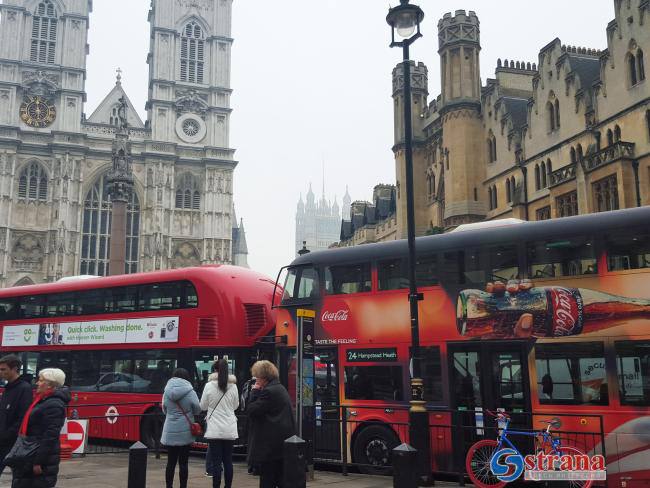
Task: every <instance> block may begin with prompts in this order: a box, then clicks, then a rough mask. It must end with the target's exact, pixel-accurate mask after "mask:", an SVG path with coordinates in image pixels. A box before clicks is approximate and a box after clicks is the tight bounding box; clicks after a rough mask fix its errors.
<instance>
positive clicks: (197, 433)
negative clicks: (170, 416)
mask: <svg viewBox="0 0 650 488" xmlns="http://www.w3.org/2000/svg"><path fill="white" fill-rule="evenodd" d="M176 405H178V408H179V410H180V411H181V412H183V415H184V416H185V418H186V419H187V423H188V424H190V433H191V434H192V436H193V437H201V436H202V435H203V427H201V424H199V423H198V422H192V421H191V420H190V417H189V416H188V415H187V413H185V410H183V407H181V404H180V403H178V402H176Z"/></svg>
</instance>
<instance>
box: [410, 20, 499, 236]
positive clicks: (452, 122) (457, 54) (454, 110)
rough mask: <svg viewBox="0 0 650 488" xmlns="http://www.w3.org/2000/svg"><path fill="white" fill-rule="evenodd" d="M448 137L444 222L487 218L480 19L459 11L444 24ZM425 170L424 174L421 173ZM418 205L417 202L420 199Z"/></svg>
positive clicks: (441, 40)
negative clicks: (483, 186) (484, 185)
mask: <svg viewBox="0 0 650 488" xmlns="http://www.w3.org/2000/svg"><path fill="white" fill-rule="evenodd" d="M438 42H439V49H438V53H439V54H440V76H441V87H442V100H441V106H440V116H441V118H442V133H443V138H444V145H445V147H444V149H443V154H444V161H443V169H444V188H445V195H444V201H445V207H444V216H443V219H444V222H443V223H444V226H445V227H455V226H457V225H460V224H464V223H468V222H476V221H480V220H483V219H484V218H485V215H486V213H487V209H486V206H485V203H484V202H482V201H480V200H479V195H482V194H483V191H481V185H482V182H483V180H484V179H485V161H483V158H484V157H485V156H484V151H482V150H481V148H482V147H483V141H484V138H483V130H482V123H481V76H480V72H479V53H480V51H481V44H480V30H479V20H478V17H477V16H476V14H475V13H474V12H472V11H470V12H469V13H466V12H465V11H464V10H457V11H456V13H455V14H454V15H453V16H452V15H451V14H450V13H447V14H445V15H444V17H443V18H442V19H441V20H440V21H439V22H438ZM420 174H423V173H420ZM416 207H417V203H416Z"/></svg>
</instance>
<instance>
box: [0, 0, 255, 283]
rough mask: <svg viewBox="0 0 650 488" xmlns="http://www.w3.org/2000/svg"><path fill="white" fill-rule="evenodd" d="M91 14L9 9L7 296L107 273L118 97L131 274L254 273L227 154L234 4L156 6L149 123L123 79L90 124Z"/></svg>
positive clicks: (5, 28)
mask: <svg viewBox="0 0 650 488" xmlns="http://www.w3.org/2000/svg"><path fill="white" fill-rule="evenodd" d="M91 10H92V1H91V0H2V3H1V4H0V286H12V285H16V284H27V283H40V282H45V281H53V280H57V279H59V278H61V277H62V276H69V275H76V274H95V275H104V274H107V271H108V262H109V250H110V245H109V239H110V235H111V229H110V225H111V201H110V199H109V197H108V194H107V185H106V183H107V182H106V174H107V172H108V170H109V169H110V167H111V146H112V142H113V139H114V137H115V133H116V129H117V126H118V124H119V117H118V108H119V106H120V103H119V99H120V98H121V97H125V98H126V100H127V104H128V126H129V136H130V141H131V144H132V151H133V175H134V179H135V188H134V191H133V193H132V196H131V202H130V204H129V206H128V218H127V221H128V222H127V224H128V230H127V249H126V256H127V269H128V270H129V271H130V272H136V271H150V270H157V269H165V268H176V267H183V266H191V265H198V264H209V263H232V264H238V265H243V266H246V255H247V249H246V240H245V235H244V229H243V225H242V224H239V223H238V222H237V219H236V217H235V211H234V204H233V171H234V169H235V166H236V165H237V162H236V161H235V160H234V159H233V155H234V149H232V148H230V147H229V125H230V113H231V108H230V95H231V92H232V90H231V88H230V56H231V45H232V42H233V39H232V38H231V17H232V0H152V2H151V10H150V14H149V22H150V24H151V44H150V47H149V54H148V58H147V62H148V64H149V94H148V101H147V104H146V110H147V120H146V122H144V123H143V121H142V120H140V117H139V116H138V114H137V112H136V110H135V109H134V107H133V105H132V104H131V102H130V101H129V100H128V96H127V95H126V93H125V92H124V90H123V88H122V86H121V82H120V75H119V73H118V76H117V82H116V84H115V87H114V88H113V89H112V91H111V92H110V93H108V95H106V97H105V98H104V100H103V101H102V102H101V103H100V105H99V106H98V107H97V108H96V110H95V111H94V112H93V113H92V114H91V115H90V116H89V117H86V114H85V113H84V110H85V107H84V102H85V100H86V92H85V80H86V57H87V51H88V50H87V39H88V22H89V15H90V12H91ZM143 54H144V53H143Z"/></svg>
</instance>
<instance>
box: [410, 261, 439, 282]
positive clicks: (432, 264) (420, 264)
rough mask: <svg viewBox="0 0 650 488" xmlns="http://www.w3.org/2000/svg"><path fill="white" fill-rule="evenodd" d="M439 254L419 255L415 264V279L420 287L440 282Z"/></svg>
mask: <svg viewBox="0 0 650 488" xmlns="http://www.w3.org/2000/svg"><path fill="white" fill-rule="evenodd" d="M437 258H438V256H436V255H435V254H431V255H429V256H418V257H417V259H416V264H415V279H416V281H417V284H418V287H420V286H434V285H437V284H438V269H437V266H438V259H437Z"/></svg>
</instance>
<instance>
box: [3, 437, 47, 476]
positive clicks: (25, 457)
mask: <svg viewBox="0 0 650 488" xmlns="http://www.w3.org/2000/svg"><path fill="white" fill-rule="evenodd" d="M39 447H41V445H40V443H39V442H38V441H37V440H36V439H35V438H34V437H26V436H22V435H21V436H18V438H17V439H16V442H14V445H13V446H12V448H11V450H10V451H9V453H8V454H7V455H6V456H5V459H4V464H5V465H6V466H9V467H10V468H18V467H21V466H24V465H26V464H30V463H31V462H32V461H33V460H34V457H35V456H36V451H38V449H39Z"/></svg>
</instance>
